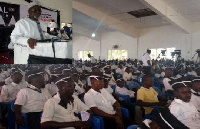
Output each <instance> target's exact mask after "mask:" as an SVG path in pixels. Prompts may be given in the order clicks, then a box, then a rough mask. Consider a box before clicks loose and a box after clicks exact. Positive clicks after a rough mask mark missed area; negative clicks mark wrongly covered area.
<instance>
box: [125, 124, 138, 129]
mask: <svg viewBox="0 0 200 129" xmlns="http://www.w3.org/2000/svg"><path fill="white" fill-rule="evenodd" d="M137 128H138V125H130V126H128V127H127V129H137Z"/></svg>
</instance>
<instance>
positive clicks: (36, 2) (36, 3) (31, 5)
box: [28, 0, 39, 9]
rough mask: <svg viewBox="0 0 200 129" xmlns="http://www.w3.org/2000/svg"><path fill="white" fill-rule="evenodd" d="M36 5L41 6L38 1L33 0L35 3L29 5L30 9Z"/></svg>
mask: <svg viewBox="0 0 200 129" xmlns="http://www.w3.org/2000/svg"><path fill="white" fill-rule="evenodd" d="M35 5H39V3H38V1H36V0H33V2H31V3H29V5H28V8H29V9H30V8H31V7H33V6H35Z"/></svg>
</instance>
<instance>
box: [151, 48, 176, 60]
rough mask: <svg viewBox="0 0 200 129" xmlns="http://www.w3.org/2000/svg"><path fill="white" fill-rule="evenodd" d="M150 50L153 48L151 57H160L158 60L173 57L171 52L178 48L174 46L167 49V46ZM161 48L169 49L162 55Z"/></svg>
mask: <svg viewBox="0 0 200 129" xmlns="http://www.w3.org/2000/svg"><path fill="white" fill-rule="evenodd" d="M150 50H151V55H150V57H151V59H158V60H160V59H162V58H164V59H171V57H172V56H171V52H174V50H176V48H174V47H172V48H166V49H165V48H157V49H150ZM161 50H167V51H166V52H165V56H162V54H161ZM159 54H160V55H159ZM158 57H159V58H158Z"/></svg>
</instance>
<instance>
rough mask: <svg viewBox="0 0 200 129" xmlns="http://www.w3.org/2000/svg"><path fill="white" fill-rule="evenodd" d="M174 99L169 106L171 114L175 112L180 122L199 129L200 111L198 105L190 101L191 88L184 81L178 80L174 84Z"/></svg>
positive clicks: (192, 128)
mask: <svg viewBox="0 0 200 129" xmlns="http://www.w3.org/2000/svg"><path fill="white" fill-rule="evenodd" d="M172 87H173V89H174V94H175V96H176V99H174V100H173V101H172V103H171V105H170V106H169V110H170V112H171V114H173V115H174V116H175V117H176V118H177V119H178V120H179V121H180V122H182V123H183V124H184V125H185V126H187V127H188V128H190V129H199V127H200V113H199V112H198V111H197V109H196V107H195V106H194V105H193V104H192V103H191V102H190V100H191V90H190V88H189V87H187V85H186V84H185V83H184V82H176V83H174V84H173V86H172Z"/></svg>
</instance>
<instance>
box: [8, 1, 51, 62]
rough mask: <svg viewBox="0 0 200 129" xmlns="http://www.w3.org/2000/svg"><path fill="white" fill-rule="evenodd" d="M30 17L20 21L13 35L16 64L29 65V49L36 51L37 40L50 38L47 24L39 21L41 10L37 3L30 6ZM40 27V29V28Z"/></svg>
mask: <svg viewBox="0 0 200 129" xmlns="http://www.w3.org/2000/svg"><path fill="white" fill-rule="evenodd" d="M28 14H29V17H28V18H24V19H20V20H19V21H18V22H17V23H16V24H15V28H14V30H13V31H12V33H11V36H10V38H11V42H12V43H13V44H14V63H15V64H27V63H28V62H27V60H28V57H29V48H31V49H34V48H35V46H36V45H37V40H42V39H44V38H48V37H50V36H49V35H48V34H47V24H46V23H44V22H42V21H38V19H39V17H40V15H41V8H40V6H39V5H37V3H36V2H32V3H31V4H30V8H29V10H28ZM38 26H40V28H39V27H38Z"/></svg>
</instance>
